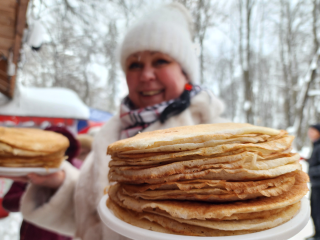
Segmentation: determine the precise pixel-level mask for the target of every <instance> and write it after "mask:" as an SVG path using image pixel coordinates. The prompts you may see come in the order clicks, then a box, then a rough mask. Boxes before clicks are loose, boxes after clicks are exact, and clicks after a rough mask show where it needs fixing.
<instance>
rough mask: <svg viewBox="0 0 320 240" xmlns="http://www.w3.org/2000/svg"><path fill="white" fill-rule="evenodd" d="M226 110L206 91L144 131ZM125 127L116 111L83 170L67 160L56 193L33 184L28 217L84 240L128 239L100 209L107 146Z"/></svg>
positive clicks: (26, 199) (24, 207)
mask: <svg viewBox="0 0 320 240" xmlns="http://www.w3.org/2000/svg"><path fill="white" fill-rule="evenodd" d="M222 111H223V103H222V102H221V100H219V99H218V98H216V97H215V96H213V95H212V94H211V93H209V92H206V91H202V92H200V93H199V94H198V95H196V96H195V97H193V98H192V99H191V104H190V106H189V107H188V108H187V109H186V110H184V111H183V112H181V113H180V114H179V115H176V116H173V117H171V118H169V119H168V120H167V121H166V122H165V123H164V124H161V123H160V121H157V122H155V123H153V124H151V125H150V126H149V127H147V128H146V129H145V130H144V131H153V130H157V129H166V128H171V127H177V126H189V125H195V124H202V123H219V122H226V120H224V119H222V118H220V114H221V113H222ZM121 130H122V129H121V122H120V120H119V115H116V116H114V117H113V118H111V120H109V121H108V122H107V123H106V124H105V125H104V126H103V127H102V129H101V130H100V132H99V133H98V134H97V136H96V137H95V139H94V142H93V149H92V152H91V153H90V154H89V155H88V157H87V159H86V160H85V161H84V164H83V165H82V168H81V171H78V170H77V169H76V168H74V167H73V166H71V165H70V164H69V163H67V162H65V163H64V164H63V166H62V167H63V170H64V171H65V176H66V177H65V180H64V182H63V184H62V186H61V187H60V188H59V189H58V190H57V191H56V192H55V193H54V194H53V195H52V193H51V192H50V191H49V190H48V189H47V188H44V187H40V186H36V185H32V184H30V185H29V186H28V188H27V191H26V193H25V194H24V195H23V197H22V201H21V212H22V214H23V216H24V218H25V219H26V220H28V221H30V222H32V223H34V224H37V225H39V226H41V227H44V228H47V229H51V230H53V231H58V232H60V233H62V234H64V235H69V236H75V237H77V238H80V239H82V240H126V239H128V238H126V237H124V236H121V235H119V234H117V233H115V232H113V231H112V230H111V229H109V228H108V227H106V226H105V225H104V224H103V223H102V222H101V220H100V218H99V216H98V213H97V206H98V204H99V201H100V199H101V197H102V196H103V190H104V188H105V187H106V186H108V185H109V181H108V171H109V167H108V164H109V161H110V156H107V155H106V152H107V147H108V145H109V144H111V143H113V142H115V141H117V140H119V138H120V132H121Z"/></svg>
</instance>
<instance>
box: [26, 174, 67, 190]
mask: <svg viewBox="0 0 320 240" xmlns="http://www.w3.org/2000/svg"><path fill="white" fill-rule="evenodd" d="M28 178H29V180H30V182H31V183H33V184H35V185H38V186H43V187H48V188H52V189H58V188H59V187H60V186H61V185H62V183H63V181H64V179H65V172H64V171H62V170H60V171H58V172H55V173H51V174H49V175H39V174H35V173H30V174H28Z"/></svg>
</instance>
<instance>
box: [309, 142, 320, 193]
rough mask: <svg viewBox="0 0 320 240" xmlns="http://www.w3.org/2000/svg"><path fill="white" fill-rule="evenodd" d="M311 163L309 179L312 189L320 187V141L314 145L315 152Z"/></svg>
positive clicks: (310, 160)
mask: <svg viewBox="0 0 320 240" xmlns="http://www.w3.org/2000/svg"><path fill="white" fill-rule="evenodd" d="M308 162H309V172H308V174H309V177H310V181H311V186H312V187H320V139H318V140H317V141H316V142H314V143H313V151H312V155H311V157H310V159H309V160H308Z"/></svg>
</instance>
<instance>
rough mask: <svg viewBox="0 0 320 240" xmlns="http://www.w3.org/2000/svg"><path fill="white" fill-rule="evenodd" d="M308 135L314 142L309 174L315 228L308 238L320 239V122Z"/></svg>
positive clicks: (310, 128) (312, 126)
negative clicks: (312, 234)
mask: <svg viewBox="0 0 320 240" xmlns="http://www.w3.org/2000/svg"><path fill="white" fill-rule="evenodd" d="M308 137H309V138H310V140H311V141H312V143H313V151H312V154H311V157H310V158H309V160H308V162H309V172H308V174H309V177H310V181H311V217H312V219H313V223H314V228H315V235H314V236H313V237H311V238H308V240H320V205H319V204H320V124H315V125H311V126H310V127H309V129H308Z"/></svg>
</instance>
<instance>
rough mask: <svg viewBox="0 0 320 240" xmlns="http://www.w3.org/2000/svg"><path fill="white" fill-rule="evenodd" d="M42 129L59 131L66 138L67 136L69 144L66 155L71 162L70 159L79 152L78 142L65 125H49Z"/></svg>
mask: <svg viewBox="0 0 320 240" xmlns="http://www.w3.org/2000/svg"><path fill="white" fill-rule="evenodd" d="M44 130H46V131H52V132H56V133H60V134H62V135H63V136H65V137H66V138H68V140H69V143H70V146H69V147H68V149H67V151H66V155H67V156H68V159H67V161H69V162H70V163H71V164H72V159H74V158H75V157H77V156H78V155H79V153H80V143H79V141H78V140H77V139H76V138H75V136H74V135H73V134H72V133H71V132H70V131H69V130H68V129H67V128H65V127H58V126H51V127H47V128H45V129H44Z"/></svg>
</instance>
